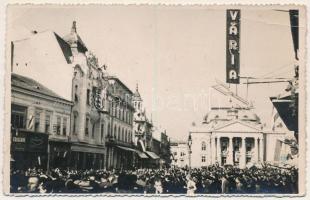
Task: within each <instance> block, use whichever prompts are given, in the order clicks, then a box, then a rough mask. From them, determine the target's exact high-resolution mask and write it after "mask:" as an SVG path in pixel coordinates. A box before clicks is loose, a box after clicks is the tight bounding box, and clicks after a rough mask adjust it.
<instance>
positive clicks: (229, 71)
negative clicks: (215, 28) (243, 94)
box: [226, 10, 241, 84]
mask: <svg viewBox="0 0 310 200" xmlns="http://www.w3.org/2000/svg"><path fill="white" fill-rule="evenodd" d="M240 14H241V13H240V10H227V12H226V17H227V24H226V82H227V83H233V84H238V83H239V81H240V80H239V72H240V55H239V53H240V45H239V44H240Z"/></svg>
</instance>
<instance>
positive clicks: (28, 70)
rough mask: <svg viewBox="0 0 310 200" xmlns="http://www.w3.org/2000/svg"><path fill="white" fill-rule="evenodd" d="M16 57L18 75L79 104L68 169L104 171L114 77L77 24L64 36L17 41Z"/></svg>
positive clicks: (47, 34) (47, 35)
mask: <svg viewBox="0 0 310 200" xmlns="http://www.w3.org/2000/svg"><path fill="white" fill-rule="evenodd" d="M46 44H48V45H46ZM11 56H12V71H13V72H14V73H16V74H20V75H25V76H27V77H30V78H32V79H34V80H39V82H42V83H43V84H44V85H45V86H46V87H47V88H49V89H51V90H53V91H54V92H55V93H56V94H58V95H59V96H61V97H62V98H64V99H65V100H68V101H70V102H73V105H72V112H71V114H70V118H69V117H68V119H67V122H68V127H70V128H71V129H69V130H70V132H69V130H68V133H66V134H67V135H68V142H69V143H70V158H68V159H69V160H70V162H69V163H70V165H68V166H69V167H73V168H77V169H86V168H93V169H99V168H104V166H105V164H104V163H105V151H106V150H105V135H106V133H107V123H108V121H109V118H108V115H109V113H108V112H107V107H106V106H105V104H106V102H105V98H106V90H107V88H108V79H107V77H106V72H105V68H104V67H100V66H99V65H98V60H97V58H96V57H95V56H94V55H93V54H92V53H90V52H89V51H88V49H87V47H86V45H85V44H84V42H83V41H82V39H81V38H80V36H79V35H78V33H77V27H76V22H73V24H72V28H71V32H70V33H69V34H68V35H66V36H64V37H60V36H59V35H58V34H56V33H54V32H51V31H45V32H36V33H35V34H33V35H31V36H30V37H29V38H27V39H24V40H20V41H14V42H12V55H11ZM57 80H61V83H57Z"/></svg>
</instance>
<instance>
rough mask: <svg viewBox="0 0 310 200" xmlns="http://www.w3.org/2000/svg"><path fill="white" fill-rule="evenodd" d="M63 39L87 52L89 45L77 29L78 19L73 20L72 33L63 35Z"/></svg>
mask: <svg viewBox="0 0 310 200" xmlns="http://www.w3.org/2000/svg"><path fill="white" fill-rule="evenodd" d="M63 39H64V40H65V41H66V42H67V43H68V44H69V45H70V46H71V47H76V48H77V49H78V50H79V51H80V52H83V53H85V52H86V51H87V47H86V45H85V44H84V42H83V41H82V39H81V38H80V36H79V35H78V34H77V31H76V21H73V23H72V28H71V33H70V34H68V35H66V36H65V37H63Z"/></svg>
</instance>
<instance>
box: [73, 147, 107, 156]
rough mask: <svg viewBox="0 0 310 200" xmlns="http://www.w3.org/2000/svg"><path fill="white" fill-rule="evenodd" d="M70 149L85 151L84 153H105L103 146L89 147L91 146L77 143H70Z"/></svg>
mask: <svg viewBox="0 0 310 200" xmlns="http://www.w3.org/2000/svg"><path fill="white" fill-rule="evenodd" d="M71 151H77V152H86V153H98V154H104V153H105V149H104V148H99V147H91V146H77V145H72V146H71Z"/></svg>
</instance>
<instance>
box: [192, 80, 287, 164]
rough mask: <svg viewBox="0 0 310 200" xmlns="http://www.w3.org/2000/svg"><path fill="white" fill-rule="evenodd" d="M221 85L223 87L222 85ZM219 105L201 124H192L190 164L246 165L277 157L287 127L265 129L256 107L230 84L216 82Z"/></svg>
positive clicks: (213, 107) (214, 107) (211, 110)
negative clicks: (223, 84) (233, 91)
mask: <svg viewBox="0 0 310 200" xmlns="http://www.w3.org/2000/svg"><path fill="white" fill-rule="evenodd" d="M220 88H221V89H220ZM214 89H215V90H216V93H213V95H214V96H216V95H218V94H219V97H220V98H219V100H218V101H217V103H216V104H217V105H214V106H212V107H211V109H210V111H209V112H208V113H207V115H206V116H205V117H204V119H203V122H202V124H201V125H197V126H194V127H192V130H190V135H191V138H192V145H191V152H192V154H191V162H190V163H191V166H192V167H203V166H208V165H212V164H216V163H218V164H219V165H221V166H223V165H227V164H228V165H234V166H238V167H240V168H244V167H245V166H247V165H252V164H257V163H260V162H264V161H270V162H272V161H275V159H276V157H277V156H278V153H276V152H277V151H279V150H277V149H279V148H280V147H277V146H278V140H279V139H280V140H281V139H283V137H284V136H285V134H286V131H279V132H277V131H272V130H269V131H268V130H266V128H265V127H264V126H263V125H262V124H261V122H260V118H259V117H258V116H257V115H256V114H255V113H254V112H253V107H252V106H251V105H250V104H248V103H247V101H245V100H243V99H242V98H240V97H238V96H236V95H232V93H231V92H229V91H227V90H228V89H227V88H225V87H224V88H223V87H222V86H215V87H214Z"/></svg>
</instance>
